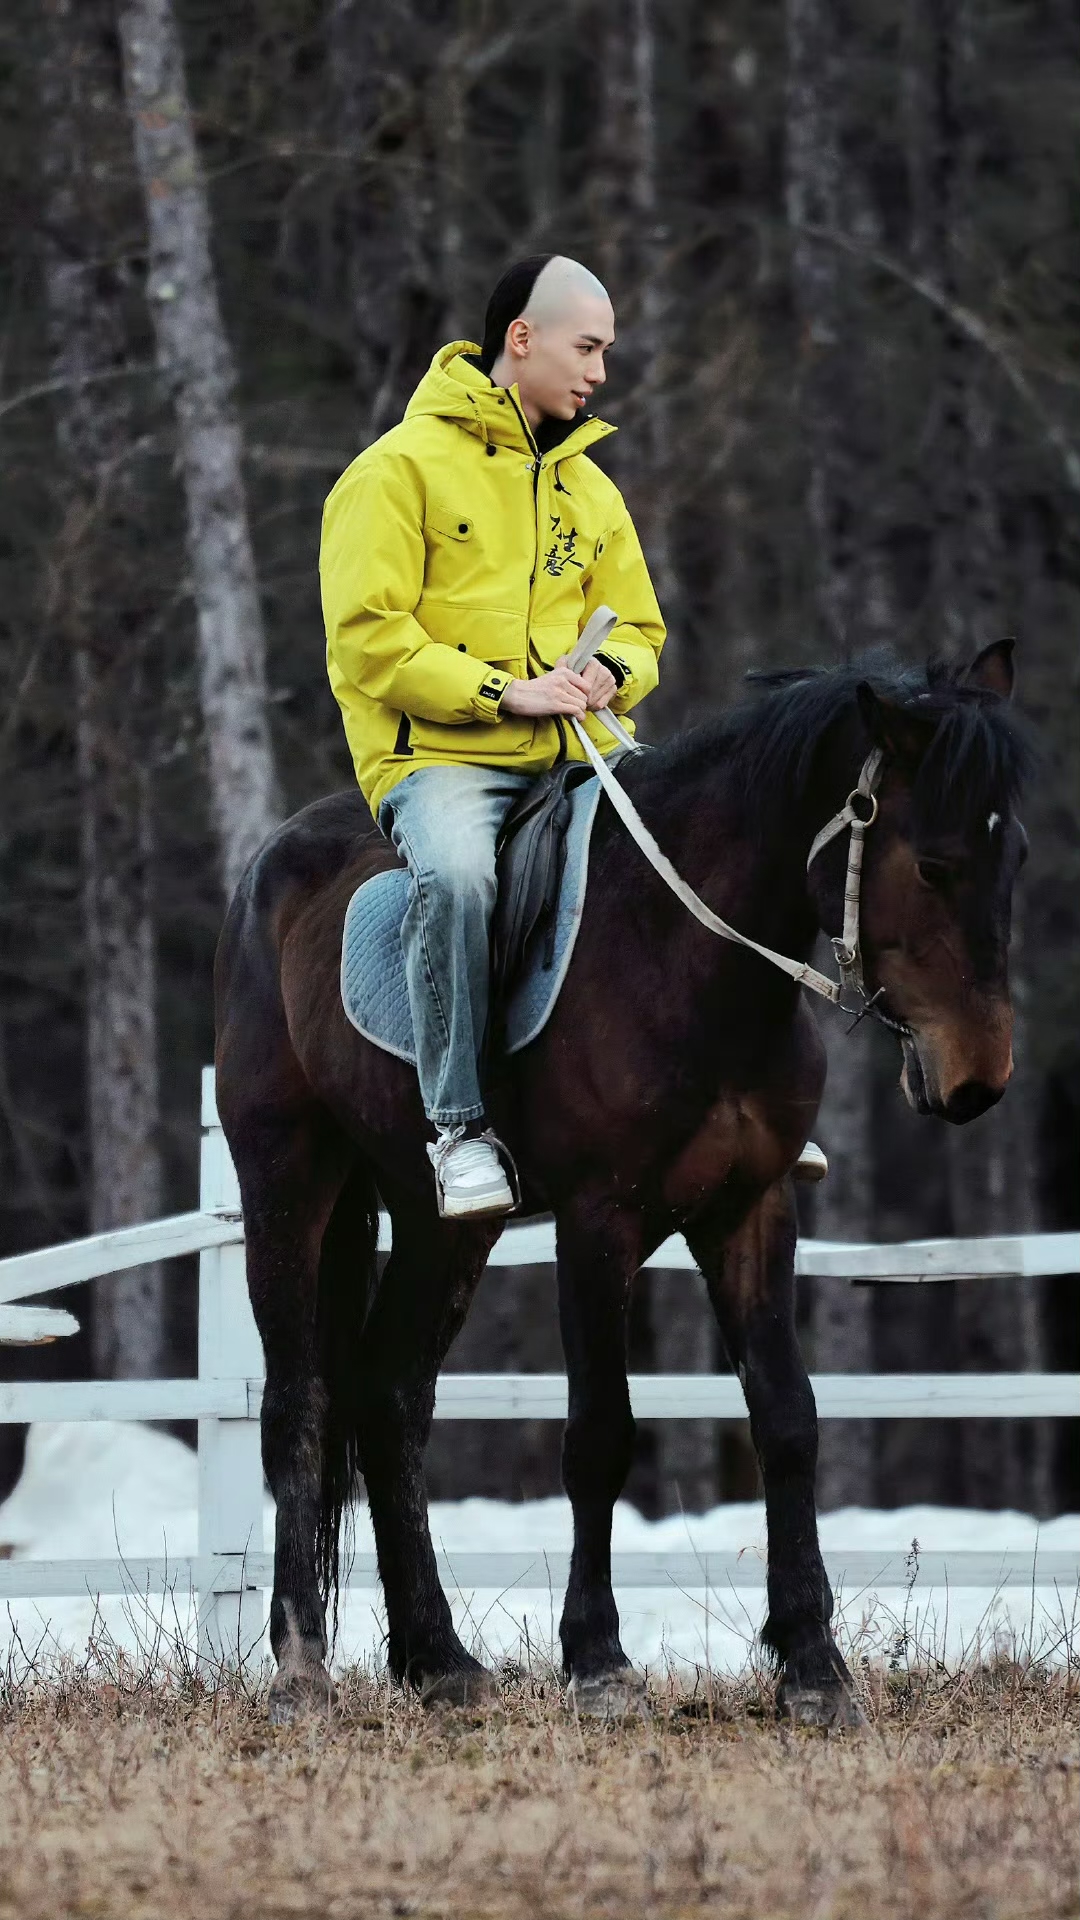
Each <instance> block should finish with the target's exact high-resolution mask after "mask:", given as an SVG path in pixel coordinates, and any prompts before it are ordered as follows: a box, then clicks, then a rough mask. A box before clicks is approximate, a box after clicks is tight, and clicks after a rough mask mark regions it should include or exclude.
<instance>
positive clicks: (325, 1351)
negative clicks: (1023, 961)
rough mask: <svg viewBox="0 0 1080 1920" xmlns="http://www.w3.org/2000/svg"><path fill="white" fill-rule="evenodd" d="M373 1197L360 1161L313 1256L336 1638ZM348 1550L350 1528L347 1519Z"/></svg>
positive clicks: (324, 1547)
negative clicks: (315, 1257) (316, 1266)
mask: <svg viewBox="0 0 1080 1920" xmlns="http://www.w3.org/2000/svg"><path fill="white" fill-rule="evenodd" d="M378 1232H379V1199H378V1194H377V1192H376V1190H375V1182H374V1179H373V1177H372V1174H371V1171H370V1169H369V1168H368V1167H367V1166H366V1165H365V1164H364V1162H363V1161H358V1162H357V1164H356V1166H355V1167H354V1168H353V1171H352V1172H351V1173H350V1175H349V1178H348V1180H347V1181H346V1183H345V1185H344V1187H343V1188H342V1190H341V1193H340V1194H339V1195H338V1199H337V1203H336V1205H335V1207H334V1211H333V1213H332V1214H331V1216H330V1220H329V1223H328V1225H327V1228H326V1231H325V1233H324V1235H323V1243H322V1253H321V1256H320V1260H319V1295H318V1329H319V1350H320V1359H321V1370H322V1377H323V1382H324V1386H325V1390H326V1411H325V1419H324V1423H323V1458H322V1497H321V1500H320V1503H319V1516H318V1521H317V1524H316V1529H315V1558H316V1566H317V1569H318V1576H319V1585H320V1587H321V1588H322V1593H323V1598H324V1600H325V1601H326V1603H327V1606H328V1607H329V1608H330V1609H331V1611H332V1622H333V1625H332V1633H331V1640H334V1639H336V1637H337V1626H338V1592H339V1587H340V1576H341V1533H342V1522H343V1520H346V1516H347V1514H348V1509H349V1506H350V1503H351V1502H352V1500H353V1498H354V1496H355V1492H356V1484H357V1481H358V1479H359V1476H360V1473H361V1470H362V1462H361V1459H360V1442H359V1414H360V1402H359V1397H358V1396H359V1376H360V1341H361V1337H362V1335H363V1329H364V1321H365V1320H366V1318H367V1313H368V1308H369V1306H370V1304H371V1300H372V1298H373V1296H374V1292H375V1286H376V1281H377V1270H376V1245H377V1242H378ZM346 1532H347V1547H348V1544H349V1539H348V1536H349V1535H351V1529H349V1528H348V1525H347V1521H346Z"/></svg>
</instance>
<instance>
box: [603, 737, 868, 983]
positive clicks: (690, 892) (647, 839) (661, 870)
mask: <svg viewBox="0 0 1080 1920" xmlns="http://www.w3.org/2000/svg"><path fill="white" fill-rule="evenodd" d="M604 717H605V716H604V714H603V712H601V713H600V714H598V716H597V718H598V719H600V720H603V719H604ZM570 725H571V726H572V727H573V729H574V732H575V733H576V734H577V737H578V739H579V740H580V742H581V744H582V746H583V747H584V749H585V753H586V757H587V758H588V759H589V760H590V762H591V763H592V766H593V769H594V771H595V773H596V777H597V779H598V780H599V782H600V784H601V786H602V787H603V789H604V792H605V793H606V794H607V797H608V799H609V800H610V801H611V804H612V806H613V807H614V809H615V811H616V813H617V814H618V816H619V819H620V820H621V821H622V823H623V825H624V827H625V828H626V830H627V832H628V833H629V834H630V836H631V838H632V839H633V840H635V841H636V842H637V845H638V846H639V847H640V848H641V851H642V853H643V854H644V855H645V858H646V860H648V862H649V864H650V866H652V867H655V869H656V871H657V873H658V874H659V875H660V878H661V880H663V881H664V882H665V884H666V885H667V886H669V887H670V888H671V891H672V893H673V894H674V895H675V896H676V898H677V899H679V900H681V901H682V903H683V906H684V907H686V908H687V909H688V911H689V912H690V913H692V914H693V916H694V919H695V920H700V922H701V924H702V926H703V927H708V929H709V932H710V933H718V934H719V935H720V937H721V939H723V940H733V941H734V942H735V944H736V946H739V947H749V949H750V951H751V953H757V954H760V956H761V958H762V959H763V960H769V961H771V963H772V965H773V966H774V967H779V968H780V971H781V973H786V974H788V975H789V976H790V978H791V979H792V980H797V981H798V982H799V984H800V986H803V987H809V988H810V990H811V992H812V993H820V994H821V996H822V998H823V999H825V1000H831V1001H832V1003H833V1005H834V1006H836V1005H838V1004H839V1001H840V995H841V993H842V992H843V982H842V981H836V980H830V979H828V978H827V977H826V975H825V974H823V973H819V972H818V971H817V968H816V967H811V966H808V965H807V964H806V962H805V961H802V960H789V959H788V957H787V955H786V954H783V953H774V952H773V950H772V948H771V947H763V946H760V945H759V943H758V942H757V941H756V940H751V939H749V938H748V936H747V935H746V934H745V933H739V932H738V931H737V929H736V928H735V927H729V926H728V923H727V921H726V920H721V918H720V916H719V914H716V913H714V912H713V911H712V908H711V907H707V906H706V905H705V902H704V900H701V899H699V898H698V895H697V894H696V893H695V892H694V889H693V887H690V886H687V884H686V881H685V880H684V879H683V878H682V876H681V874H679V873H676V871H675V868H674V867H673V866H672V864H671V861H670V860H669V859H668V857H667V855H666V853H662V852H661V851H660V848H659V847H658V845H657V843H656V841H655V840H654V838H653V836H652V834H651V833H650V832H649V829H648V827H647V826H646V825H645V822H644V820H643V819H642V818H641V815H640V814H639V812H638V810H637V808H636V807H635V805H634V803H633V801H632V800H631V799H630V796H629V794H627V793H626V792H624V790H623V788H622V787H621V786H620V785H619V782H618V781H617V780H616V778H615V775H614V774H613V773H612V771H611V769H610V767H608V766H606V765H605V763H604V757H603V754H601V753H600V752H598V750H597V748H596V747H594V745H593V743H592V741H591V740H590V739H589V736H588V734H587V733H586V731H585V729H584V727H583V726H582V724H581V722H580V720H574V719H571V721H570ZM619 731H620V733H624V734H625V728H620V729H619ZM625 737H626V739H627V740H629V741H630V745H631V747H632V749H633V751H634V752H635V753H640V752H641V748H640V747H639V746H638V744H637V742H636V741H635V740H632V739H631V737H630V735H629V734H626V735H625ZM863 771H864V772H865V768H864V770H863ZM837 818H839V816H837ZM829 825H830V827H834V823H833V822H832V821H830V823H829ZM834 831H836V832H839V831H840V828H839V827H838V826H836V827H834ZM829 837H830V839H831V838H832V835H831V834H830V835H829ZM852 837H853V839H854V834H853V836H852ZM815 844H816V843H815ZM860 860H861V839H860ZM849 879H850V866H849ZM855 889H856V892H855V915H856V928H857V927H858V878H857V877H856V881H855ZM844 922H845V934H846V931H847V912H846V909H845V916H844Z"/></svg>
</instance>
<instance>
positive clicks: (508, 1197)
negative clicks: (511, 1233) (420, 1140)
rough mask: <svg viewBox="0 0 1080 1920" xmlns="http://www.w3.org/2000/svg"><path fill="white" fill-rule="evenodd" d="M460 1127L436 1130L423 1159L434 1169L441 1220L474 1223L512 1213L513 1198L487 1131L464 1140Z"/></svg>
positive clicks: (493, 1142) (493, 1138)
mask: <svg viewBox="0 0 1080 1920" xmlns="http://www.w3.org/2000/svg"><path fill="white" fill-rule="evenodd" d="M464 1136H465V1129H464V1127H440V1128H439V1133H438V1138H437V1139H436V1140H434V1141H433V1142H431V1143H429V1145H428V1150H427V1156H428V1159H429V1160H430V1161H431V1164H432V1166H433V1167H434V1169H435V1191H436V1194H437V1195H438V1201H439V1212H440V1214H441V1215H442V1217H443V1219H444V1220H476V1219H482V1218H483V1217H484V1216H485V1215H487V1214H493V1213H512V1212H513V1209H514V1205H515V1202H514V1196H513V1194H512V1192H511V1191H510V1185H509V1182H508V1180H507V1178H506V1173H505V1170H504V1168H503V1164H502V1161H501V1160H500V1159H499V1156H498V1154H497V1152H496V1151H495V1144H496V1143H495V1135H494V1134H493V1133H491V1132H490V1131H488V1132H487V1133H482V1134H479V1135H475V1136H474V1137H473V1138H472V1139H471V1140H466V1139H465V1137H464Z"/></svg>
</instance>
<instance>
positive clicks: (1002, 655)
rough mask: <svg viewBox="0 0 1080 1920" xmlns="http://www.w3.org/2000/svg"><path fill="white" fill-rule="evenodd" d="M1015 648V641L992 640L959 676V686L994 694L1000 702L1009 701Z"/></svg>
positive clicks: (1014, 670) (1014, 672)
mask: <svg viewBox="0 0 1080 1920" xmlns="http://www.w3.org/2000/svg"><path fill="white" fill-rule="evenodd" d="M1015 646H1016V641H1015V640H992V641H991V643H990V645H989V646H988V647H984V648H983V650H982V652H981V653H977V654H976V655H975V658H974V660H973V661H972V663H971V665H970V667H968V669H967V671H966V673H962V674H961V675H960V684H961V686H963V687H977V688H978V689H979V691H980V692H981V693H996V694H997V695H998V696H999V698H1000V699H1002V700H1011V699H1012V694H1013V687H1014V686H1015V684H1016V668H1015V667H1014V665H1013V649H1014V648H1015Z"/></svg>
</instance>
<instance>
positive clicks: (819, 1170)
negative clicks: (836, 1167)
mask: <svg viewBox="0 0 1080 1920" xmlns="http://www.w3.org/2000/svg"><path fill="white" fill-rule="evenodd" d="M828 1171H829V1162H828V1158H827V1156H826V1155H825V1154H824V1153H823V1152H822V1150H821V1148H820V1147H819V1146H818V1144H817V1141H816V1140H808V1141H807V1143H806V1145H805V1147H804V1148H803V1150H802V1152H801V1153H800V1155H799V1157H798V1159H797V1160H796V1162H795V1165H794V1166H793V1167H792V1169H791V1176H792V1179H793V1180H806V1181H810V1182H813V1181H817V1180H824V1179H825V1177H826V1175H827V1174H828Z"/></svg>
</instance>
